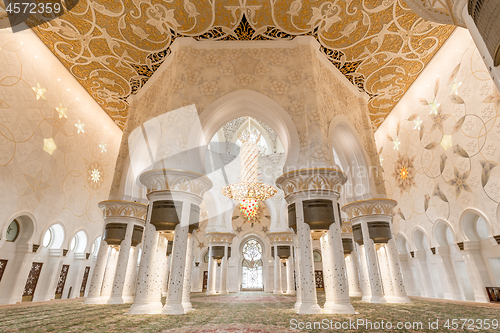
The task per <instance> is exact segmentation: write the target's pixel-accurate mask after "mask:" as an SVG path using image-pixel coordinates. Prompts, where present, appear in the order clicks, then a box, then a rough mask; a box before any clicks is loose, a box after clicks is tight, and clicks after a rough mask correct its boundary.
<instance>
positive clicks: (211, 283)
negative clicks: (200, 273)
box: [207, 245, 217, 295]
mask: <svg viewBox="0 0 500 333" xmlns="http://www.w3.org/2000/svg"><path fill="white" fill-rule="evenodd" d="M208 254H209V256H208V281H207V284H208V285H207V295H215V294H217V291H216V290H215V281H216V280H217V263H216V262H215V259H214V258H213V245H210V250H209V253H208Z"/></svg>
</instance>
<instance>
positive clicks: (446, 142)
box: [439, 134, 453, 151]
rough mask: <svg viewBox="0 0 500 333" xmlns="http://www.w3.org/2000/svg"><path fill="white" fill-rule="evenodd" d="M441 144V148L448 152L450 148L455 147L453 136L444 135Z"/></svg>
mask: <svg viewBox="0 0 500 333" xmlns="http://www.w3.org/2000/svg"><path fill="white" fill-rule="evenodd" d="M439 144H440V145H441V147H443V149H444V151H446V150H447V149H448V148H451V147H452V146H453V141H452V139H451V135H449V134H444V135H443V137H442V138H441V142H440V143H439Z"/></svg>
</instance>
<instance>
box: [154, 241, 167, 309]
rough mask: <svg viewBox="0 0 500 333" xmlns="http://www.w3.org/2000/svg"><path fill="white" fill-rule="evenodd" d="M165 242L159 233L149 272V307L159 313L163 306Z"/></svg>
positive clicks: (165, 260)
mask: <svg viewBox="0 0 500 333" xmlns="http://www.w3.org/2000/svg"><path fill="white" fill-rule="evenodd" d="M167 244H168V241H167V239H166V238H165V236H164V235H162V234H161V233H160V235H159V237H158V245H157V246H156V251H155V258H154V270H153V271H152V272H150V274H151V282H150V286H151V296H150V303H149V304H150V305H149V306H150V307H151V309H152V311H153V312H154V313H160V312H161V311H162V308H163V304H162V303H161V289H162V284H163V279H164V277H165V275H166V274H165V269H166V262H167V256H166V252H167Z"/></svg>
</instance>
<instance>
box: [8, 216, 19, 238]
mask: <svg viewBox="0 0 500 333" xmlns="http://www.w3.org/2000/svg"><path fill="white" fill-rule="evenodd" d="M18 235H19V222H17V220H12V222H11V223H10V224H9V226H8V227H7V234H6V235H5V240H6V241H7V242H13V241H15V240H16V239H17V236H18Z"/></svg>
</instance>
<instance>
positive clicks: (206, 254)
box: [203, 251, 210, 264]
mask: <svg viewBox="0 0 500 333" xmlns="http://www.w3.org/2000/svg"><path fill="white" fill-rule="evenodd" d="M208 259H210V258H209V256H208V251H207V252H205V255H204V256H203V262H204V263H205V264H208Z"/></svg>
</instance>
